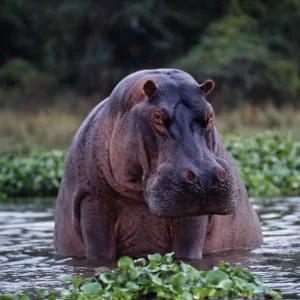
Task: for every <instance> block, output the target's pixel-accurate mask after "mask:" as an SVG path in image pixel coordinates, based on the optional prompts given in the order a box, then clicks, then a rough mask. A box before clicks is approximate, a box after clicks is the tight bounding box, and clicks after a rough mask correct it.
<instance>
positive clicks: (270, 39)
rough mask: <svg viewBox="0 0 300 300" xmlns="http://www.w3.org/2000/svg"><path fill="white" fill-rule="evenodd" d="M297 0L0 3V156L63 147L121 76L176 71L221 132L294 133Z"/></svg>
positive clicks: (298, 123)
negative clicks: (187, 78)
mask: <svg viewBox="0 0 300 300" xmlns="http://www.w3.org/2000/svg"><path fill="white" fill-rule="evenodd" d="M299 29H300V1H299V0H272V1H271V0H265V1H250V0H244V1H241V0H226V1H220V0H202V1H199V0H185V1H179V0H173V1H168V0H160V1H154V0H123V1H122V0H110V1H107V0H97V1H96V0H85V1H81V0H51V1H50V0H39V1H37V0H1V3H0V37H1V40H0V153H6V152H12V151H22V152H24V151H25V152H26V151H27V150H30V149H32V148H34V147H39V148H61V149H66V148H68V146H69V144H70V142H71V139H72V137H73V135H74V133H75V132H76V130H77V129H78V127H79V125H80V123H81V122H82V120H83V119H84V118H85V117H86V115H87V113H88V112H89V111H90V110H91V108H92V107H93V106H94V105H95V104H96V103H98V102H99V101H101V100H102V99H104V98H105V97H107V96H108V95H109V93H110V92H111V90H112V89H113V87H114V86H115V85H116V83H117V82H119V81H120V80H121V79H122V78H123V77H124V76H126V75H128V74H129V73H131V72H134V71H137V70H140V69H146V68H162V67H165V68H168V67H173V68H180V69H183V70H185V71H187V72H189V73H191V74H192V75H193V76H194V77H195V78H196V79H197V80H198V81H199V82H201V81H204V80H206V79H207V78H212V79H214V80H215V82H216V88H215V90H214V91H213V92H212V94H211V95H210V96H209V101H210V102H211V103H212V105H213V107H214V109H215V111H216V114H217V121H218V122H217V128H218V129H219V131H221V133H233V132H237V133H240V134H244V135H249V134H252V133H253V132H257V131H261V130H263V129H266V128H273V129H274V128H276V129H278V131H280V132H282V133H283V134H286V133H287V131H289V132H291V133H292V134H293V137H294V138H296V139H299V140H300V130H299V129H300V105H299V101H298V100H299V99H300V84H299V83H300V34H299Z"/></svg>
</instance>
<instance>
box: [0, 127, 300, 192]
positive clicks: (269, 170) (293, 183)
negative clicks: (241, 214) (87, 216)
mask: <svg viewBox="0 0 300 300" xmlns="http://www.w3.org/2000/svg"><path fill="white" fill-rule="evenodd" d="M224 143H225V146H226V148H227V150H228V151H229V152H230V154H231V155H232V157H233V159H234V160H235V163H236V166H237V167H238V169H239V170H240V174H241V177H242V179H243V181H244V183H245V185H246V188H247V189H248V193H249V195H250V196H251V197H258V196H266V197H268V196H280V195H282V196H294V195H297V196H299V194H300V142H296V141H293V140H292V139H291V138H289V137H282V136H280V135H279V134H276V133H274V132H267V133H264V134H258V135H256V136H254V137H251V138H242V137H239V136H229V137H227V138H225V141H224ZM65 159H66V153H65V152H63V151H58V150H56V151H48V152H47V151H44V152H43V151H41V152H36V151H35V152H32V153H31V154H30V155H29V156H28V157H19V156H14V155H12V156H7V155H6V156H3V157H2V158H0V195H1V194H2V197H3V195H6V196H8V197H16V196H56V195H57V190H58V188H59V184H60V181H61V177H62V175H63V172H64V167H65Z"/></svg>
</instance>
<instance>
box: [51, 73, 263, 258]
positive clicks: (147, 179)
mask: <svg viewBox="0 0 300 300" xmlns="http://www.w3.org/2000/svg"><path fill="white" fill-rule="evenodd" d="M213 87H214V82H213V81H212V80H207V81H205V82H204V83H202V84H198V83H197V82H196V81H195V79H194V78H192V77H191V76H190V75H189V74H187V73H185V72H183V71H180V70H175V69H157V70H144V71H140V72H136V73H133V74H131V75H129V76H127V77H126V78H124V79H123V80H122V81H121V82H120V83H119V84H118V85H117V86H116V87H115V89H114V90H113V91H112V93H111V95H110V96H109V97H108V98H107V99H106V100H104V101H103V102H101V103H100V104H98V105H97V106H96V107H95V108H94V109H93V110H92V112H91V113H90V114H89V115H88V117H87V118H86V120H85V121H84V122H83V124H82V125H81V127H80V128H79V130H78V132H77V134H76V135H75V137H74V140H73V142H72V144H71V147H70V150H69V154H68V158H67V163H66V170H65V173H64V176H63V179H62V182H61V186H60V189H59V194H58V198H57V202H56V212H55V232H54V244H55V250H56V252H57V254H59V255H62V256H78V257H87V258H88V259H95V258H105V259H116V258H117V257H119V256H122V255H129V256H132V257H140V256H145V255H147V254H152V253H161V254H165V253H167V252H171V251H173V252H175V257H177V258H182V259H200V258H201V257H202V254H203V253H207V252H213V251H220V250H224V249H231V248H246V247H253V246H257V245H259V244H260V243H261V242H262V234H261V227H260V222H259V219H258V217H257V214H256V212H255V211H254V209H253V207H252V206H251V204H250V202H249V199H248V195H247V192H246V189H245V186H244V184H243V182H242V181H241V179H240V176H239V174H238V171H237V169H236V168H235V167H234V164H233V161H232V159H231V157H230V156H229V154H228V153H227V151H226V150H225V149H224V146H223V143H222V141H221V139H220V137H219V135H218V133H217V130H216V128H215V126H214V112H213V108H212V106H211V105H210V104H209V103H208V102H207V99H206V95H208V94H209V92H210V91H211V90H212V89H213Z"/></svg>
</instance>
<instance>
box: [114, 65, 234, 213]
mask: <svg viewBox="0 0 300 300" xmlns="http://www.w3.org/2000/svg"><path fill="white" fill-rule="evenodd" d="M132 80H133V82H134V84H131V88H129V89H127V92H126V97H125V104H124V110H123V113H122V115H121V116H119V117H118V122H117V124H118V126H117V129H116V130H115V131H116V134H115V137H114V138H115V140H114V142H115V146H116V147H117V148H118V149H119V150H120V149H121V151H120V152H119V153H116V155H115V157H116V156H119V157H120V156H122V157H123V160H122V161H120V159H118V160H115V161H114V160H112V167H113V168H114V170H115V174H116V177H118V179H119V182H121V181H122V182H125V183H124V185H125V186H126V187H127V189H131V190H134V189H136V190H137V191H139V192H140V193H142V194H143V198H144V200H145V201H146V203H147V205H148V207H149V210H150V212H151V213H152V214H155V215H157V216H160V217H165V218H173V217H182V216H199V215H208V214H219V215H224V214H231V213H233V212H234V211H235V209H236V199H235V197H234V195H233V194H234V193H233V178H232V174H231V170H230V168H229V165H228V163H227V162H226V161H225V160H224V159H222V158H219V157H217V150H218V149H217V144H218V143H220V141H218V140H217V132H216V129H215V127H214V112H213V109H212V107H211V105H210V104H209V103H208V102H207V101H206V95H207V94H208V93H209V92H210V91H211V90H212V89H213V87H214V83H213V81H212V80H207V81H205V82H204V83H203V84H198V83H197V82H196V81H195V80H194V79H193V78H192V77H191V76H190V75H189V74H187V73H185V72H183V71H179V70H164V69H161V70H156V71H149V72H146V73H142V74H141V75H140V76H137V78H136V77H134V78H133V79H132ZM127 86H128V84H127ZM124 156H125V157H124Z"/></svg>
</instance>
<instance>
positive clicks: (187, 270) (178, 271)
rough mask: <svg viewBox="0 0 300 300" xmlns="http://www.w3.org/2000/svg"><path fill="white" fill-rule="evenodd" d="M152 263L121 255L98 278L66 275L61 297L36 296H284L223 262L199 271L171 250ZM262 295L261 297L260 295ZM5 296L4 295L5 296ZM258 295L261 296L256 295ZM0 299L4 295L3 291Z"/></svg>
mask: <svg viewBox="0 0 300 300" xmlns="http://www.w3.org/2000/svg"><path fill="white" fill-rule="evenodd" d="M148 259H149V263H148V264H147V265H146V260H145V259H144V258H140V259H137V260H133V259H132V258H130V257H122V258H120V259H119V261H118V268H117V269H115V270H112V271H109V272H103V271H101V272H100V273H99V274H98V275H97V276H96V278H94V279H92V280H85V279H84V278H83V277H80V276H77V277H72V276H70V275H63V276H62V277H60V279H61V280H62V281H63V282H65V289H63V290H61V291H60V295H59V296H58V297H59V298H56V294H58V293H55V292H48V291H38V292H37V294H36V296H35V297H34V299H36V297H38V298H39V299H51V300H55V299H66V300H71V299H72V300H77V299H78V300H80V299H82V300H83V299H84V300H90V299H91V300H92V299H94V300H96V299H116V300H117V299H127V300H130V299H174V300H192V299H208V298H212V297H213V299H216V298H218V299H220V298H221V299H224V298H225V297H226V298H225V299H227V297H228V296H229V297H239V298H241V297H242V298H243V299H244V298H246V299H250V298H251V299H253V298H254V297H255V299H281V296H280V294H279V293H277V292H275V291H272V290H271V289H270V288H268V287H266V286H264V285H262V282H261V280H260V279H258V278H255V277H254V276H253V275H252V274H251V273H249V272H247V271H245V270H243V269H240V268H231V267H230V266H229V264H227V263H224V262H222V263H220V264H219V266H218V267H214V268H213V270H210V271H198V270H196V269H195V268H193V267H192V266H190V265H188V264H185V263H182V262H181V263H180V264H176V263H174V262H173V260H172V254H166V255H165V256H161V255H160V254H154V255H148ZM24 296H25V297H26V295H23V296H22V295H15V296H11V297H10V296H8V295H7V296H6V297H7V298H2V299H5V300H18V299H20V300H21V299H22V300H23V299H24V300H25V299H26V300H30V296H27V298H22V297H24ZM259 296H260V297H259ZM2 297H4V296H2ZM257 297H259V298H257ZM0 299H1V295H0Z"/></svg>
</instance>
